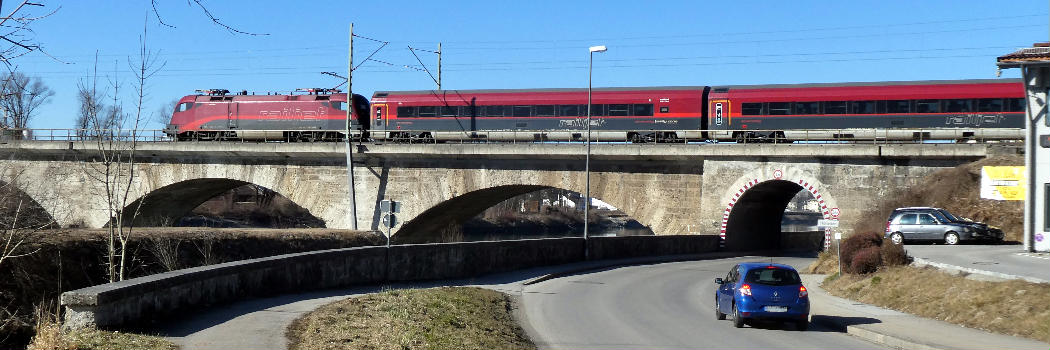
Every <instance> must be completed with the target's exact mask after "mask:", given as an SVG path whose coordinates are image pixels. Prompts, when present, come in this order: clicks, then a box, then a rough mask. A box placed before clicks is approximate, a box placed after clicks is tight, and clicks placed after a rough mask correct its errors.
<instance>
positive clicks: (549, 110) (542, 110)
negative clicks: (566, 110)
mask: <svg viewBox="0 0 1050 350" xmlns="http://www.w3.org/2000/svg"><path fill="white" fill-rule="evenodd" d="M536 116H537V117H553V116H554V105H537V106H536Z"/></svg>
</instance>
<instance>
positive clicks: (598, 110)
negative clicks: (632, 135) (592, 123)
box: [584, 105, 608, 117]
mask: <svg viewBox="0 0 1050 350" xmlns="http://www.w3.org/2000/svg"><path fill="white" fill-rule="evenodd" d="M584 106H586V105H584ZM606 106H608V105H591V116H595V117H600V116H603V115H605V107H606ZM584 115H587V114H586V111H584Z"/></svg>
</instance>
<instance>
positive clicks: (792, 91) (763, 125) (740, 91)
mask: <svg viewBox="0 0 1050 350" xmlns="http://www.w3.org/2000/svg"><path fill="white" fill-rule="evenodd" d="M708 100H709V104H708V111H710V114H711V116H712V117H711V118H710V120H709V123H708V124H707V129H708V130H712V131H711V133H710V135H709V136H710V137H711V138H713V139H718V140H741V139H768V138H773V137H776V138H781V139H787V140H844V139H845V140H848V139H853V138H863V139H868V140H872V139H889V140H929V139H940V140H944V139H947V140H964V139H973V138H979V139H993V140H994V139H1022V138H1024V136H1023V129H1024V127H1025V123H1024V118H1025V117H1024V86H1023V85H1022V84H1021V81H1020V80H1016V79H995V80H949V81H908V82H880V83H843V84H801V85H755V86H718V87H713V88H711V92H710V94H709V95H708Z"/></svg>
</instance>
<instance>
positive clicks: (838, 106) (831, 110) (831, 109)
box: [824, 101, 846, 114]
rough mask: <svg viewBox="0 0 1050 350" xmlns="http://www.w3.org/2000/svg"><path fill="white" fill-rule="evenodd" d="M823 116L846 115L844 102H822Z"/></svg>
mask: <svg viewBox="0 0 1050 350" xmlns="http://www.w3.org/2000/svg"><path fill="white" fill-rule="evenodd" d="M824 114H846V101H824Z"/></svg>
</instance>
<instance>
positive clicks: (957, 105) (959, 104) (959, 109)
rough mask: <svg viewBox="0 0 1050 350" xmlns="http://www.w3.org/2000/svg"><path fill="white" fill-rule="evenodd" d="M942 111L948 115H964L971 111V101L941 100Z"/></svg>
mask: <svg viewBox="0 0 1050 350" xmlns="http://www.w3.org/2000/svg"><path fill="white" fill-rule="evenodd" d="M942 101H943V103H944V111H945V112H948V113H966V112H972V111H973V108H972V107H973V103H972V102H973V101H972V100H970V99H954V100H942Z"/></svg>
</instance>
